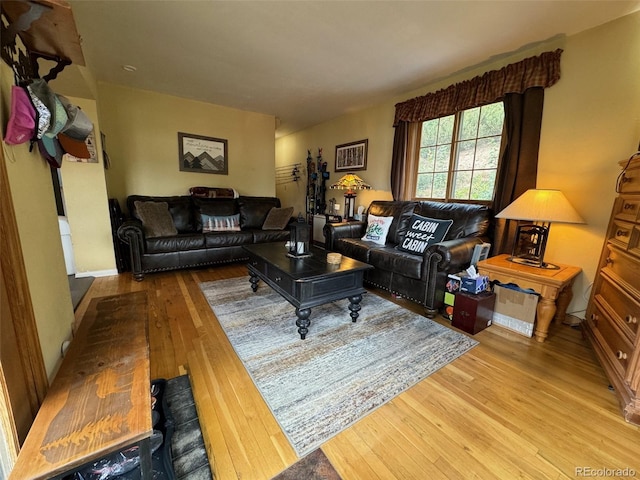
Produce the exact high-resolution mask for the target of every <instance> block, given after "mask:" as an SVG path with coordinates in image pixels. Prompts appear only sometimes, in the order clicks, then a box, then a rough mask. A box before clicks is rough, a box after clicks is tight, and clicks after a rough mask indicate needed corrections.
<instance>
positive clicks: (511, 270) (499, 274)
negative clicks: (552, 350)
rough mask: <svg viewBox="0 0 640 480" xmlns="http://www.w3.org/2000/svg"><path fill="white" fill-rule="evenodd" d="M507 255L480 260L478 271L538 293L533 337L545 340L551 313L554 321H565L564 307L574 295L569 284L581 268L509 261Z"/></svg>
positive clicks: (493, 278)
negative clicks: (537, 265) (549, 266)
mask: <svg viewBox="0 0 640 480" xmlns="http://www.w3.org/2000/svg"><path fill="white" fill-rule="evenodd" d="M509 257H510V255H506V254H502V255H496V256H495V257H490V258H487V259H486V260H482V261H480V262H478V272H479V273H480V274H481V275H487V276H488V277H489V280H490V281H493V280H497V281H499V282H500V283H515V284H517V285H518V286H519V287H521V288H531V289H532V290H534V291H535V292H537V293H539V294H540V301H539V302H538V307H537V310H536V314H537V315H536V317H537V318H536V320H537V323H536V330H535V337H536V340H537V341H538V342H544V340H545V339H546V338H547V335H548V332H549V325H551V320H552V319H553V318H554V316H555V320H556V322H562V321H563V320H564V317H565V315H566V312H567V306H568V305H569V302H571V299H572V298H573V292H572V290H571V286H572V285H573V281H574V280H575V278H576V277H577V276H578V274H579V273H580V272H581V271H582V269H581V268H580V267H574V266H571V265H562V264H558V263H556V265H557V266H558V267H559V268H557V269H547V268H538V267H530V266H527V265H521V264H519V263H514V262H510V261H509V260H508V258H509Z"/></svg>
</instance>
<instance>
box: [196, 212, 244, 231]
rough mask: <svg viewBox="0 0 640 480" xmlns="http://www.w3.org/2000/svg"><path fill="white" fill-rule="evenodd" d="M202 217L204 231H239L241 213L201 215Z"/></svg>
mask: <svg viewBox="0 0 640 480" xmlns="http://www.w3.org/2000/svg"><path fill="white" fill-rule="evenodd" d="M200 218H201V219H202V232H203V233H207V232H239V231H240V214H239V213H236V214H235V215H223V216H218V215H205V214H202V215H200Z"/></svg>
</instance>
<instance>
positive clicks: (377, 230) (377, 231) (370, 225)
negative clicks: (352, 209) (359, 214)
mask: <svg viewBox="0 0 640 480" xmlns="http://www.w3.org/2000/svg"><path fill="white" fill-rule="evenodd" d="M391 222H393V217H378V216H376V215H372V214H369V215H367V229H366V230H365V232H364V236H363V237H362V240H366V241H369V242H373V243H377V244H378V245H384V244H385V243H386V241H387V234H388V233H389V227H390V226H391Z"/></svg>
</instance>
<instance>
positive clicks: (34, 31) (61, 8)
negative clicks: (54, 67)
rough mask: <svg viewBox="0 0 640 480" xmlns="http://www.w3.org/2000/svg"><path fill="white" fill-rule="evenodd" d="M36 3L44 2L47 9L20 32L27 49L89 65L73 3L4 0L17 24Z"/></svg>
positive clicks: (4, 10) (4, 7) (4, 8)
mask: <svg viewBox="0 0 640 480" xmlns="http://www.w3.org/2000/svg"><path fill="white" fill-rule="evenodd" d="M32 4H36V5H37V6H44V7H45V11H44V12H43V13H42V14H41V15H40V17H39V18H38V19H36V20H35V21H33V23H31V25H30V26H29V27H28V28H27V29H26V30H24V31H20V32H19V33H18V35H19V36H20V38H21V39H22V42H23V43H24V44H25V46H26V47H27V49H28V50H29V51H30V52H31V53H36V54H40V55H42V56H44V57H51V58H61V59H65V60H69V61H70V62H71V63H74V64H76V65H85V61H84V55H83V54H82V47H81V39H80V35H79V34H78V31H77V29H76V23H75V20H74V18H73V12H72V11H71V6H70V5H69V4H68V3H67V2H65V1H63V0H55V1H53V0H36V1H31V2H25V1H14V0H3V1H2V2H1V5H2V13H3V15H5V16H6V18H7V19H8V20H9V22H10V24H14V23H15V22H18V21H19V20H20V18H21V17H22V15H23V14H24V13H26V12H28V11H29V9H30V8H31V7H32ZM3 43H4V42H3Z"/></svg>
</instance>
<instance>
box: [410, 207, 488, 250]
mask: <svg viewBox="0 0 640 480" xmlns="http://www.w3.org/2000/svg"><path fill="white" fill-rule="evenodd" d="M415 213H417V214H418V215H422V216H423V217H429V218H437V219H441V220H449V219H450V220H453V224H452V225H451V228H450V229H449V231H448V232H447V235H446V236H445V237H444V240H445V241H446V240H453V239H454V238H465V237H479V236H482V235H486V234H487V230H488V229H489V208H488V207H486V206H484V205H476V204H466V203H440V202H428V201H424V202H418V205H417V207H416V209H415Z"/></svg>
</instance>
